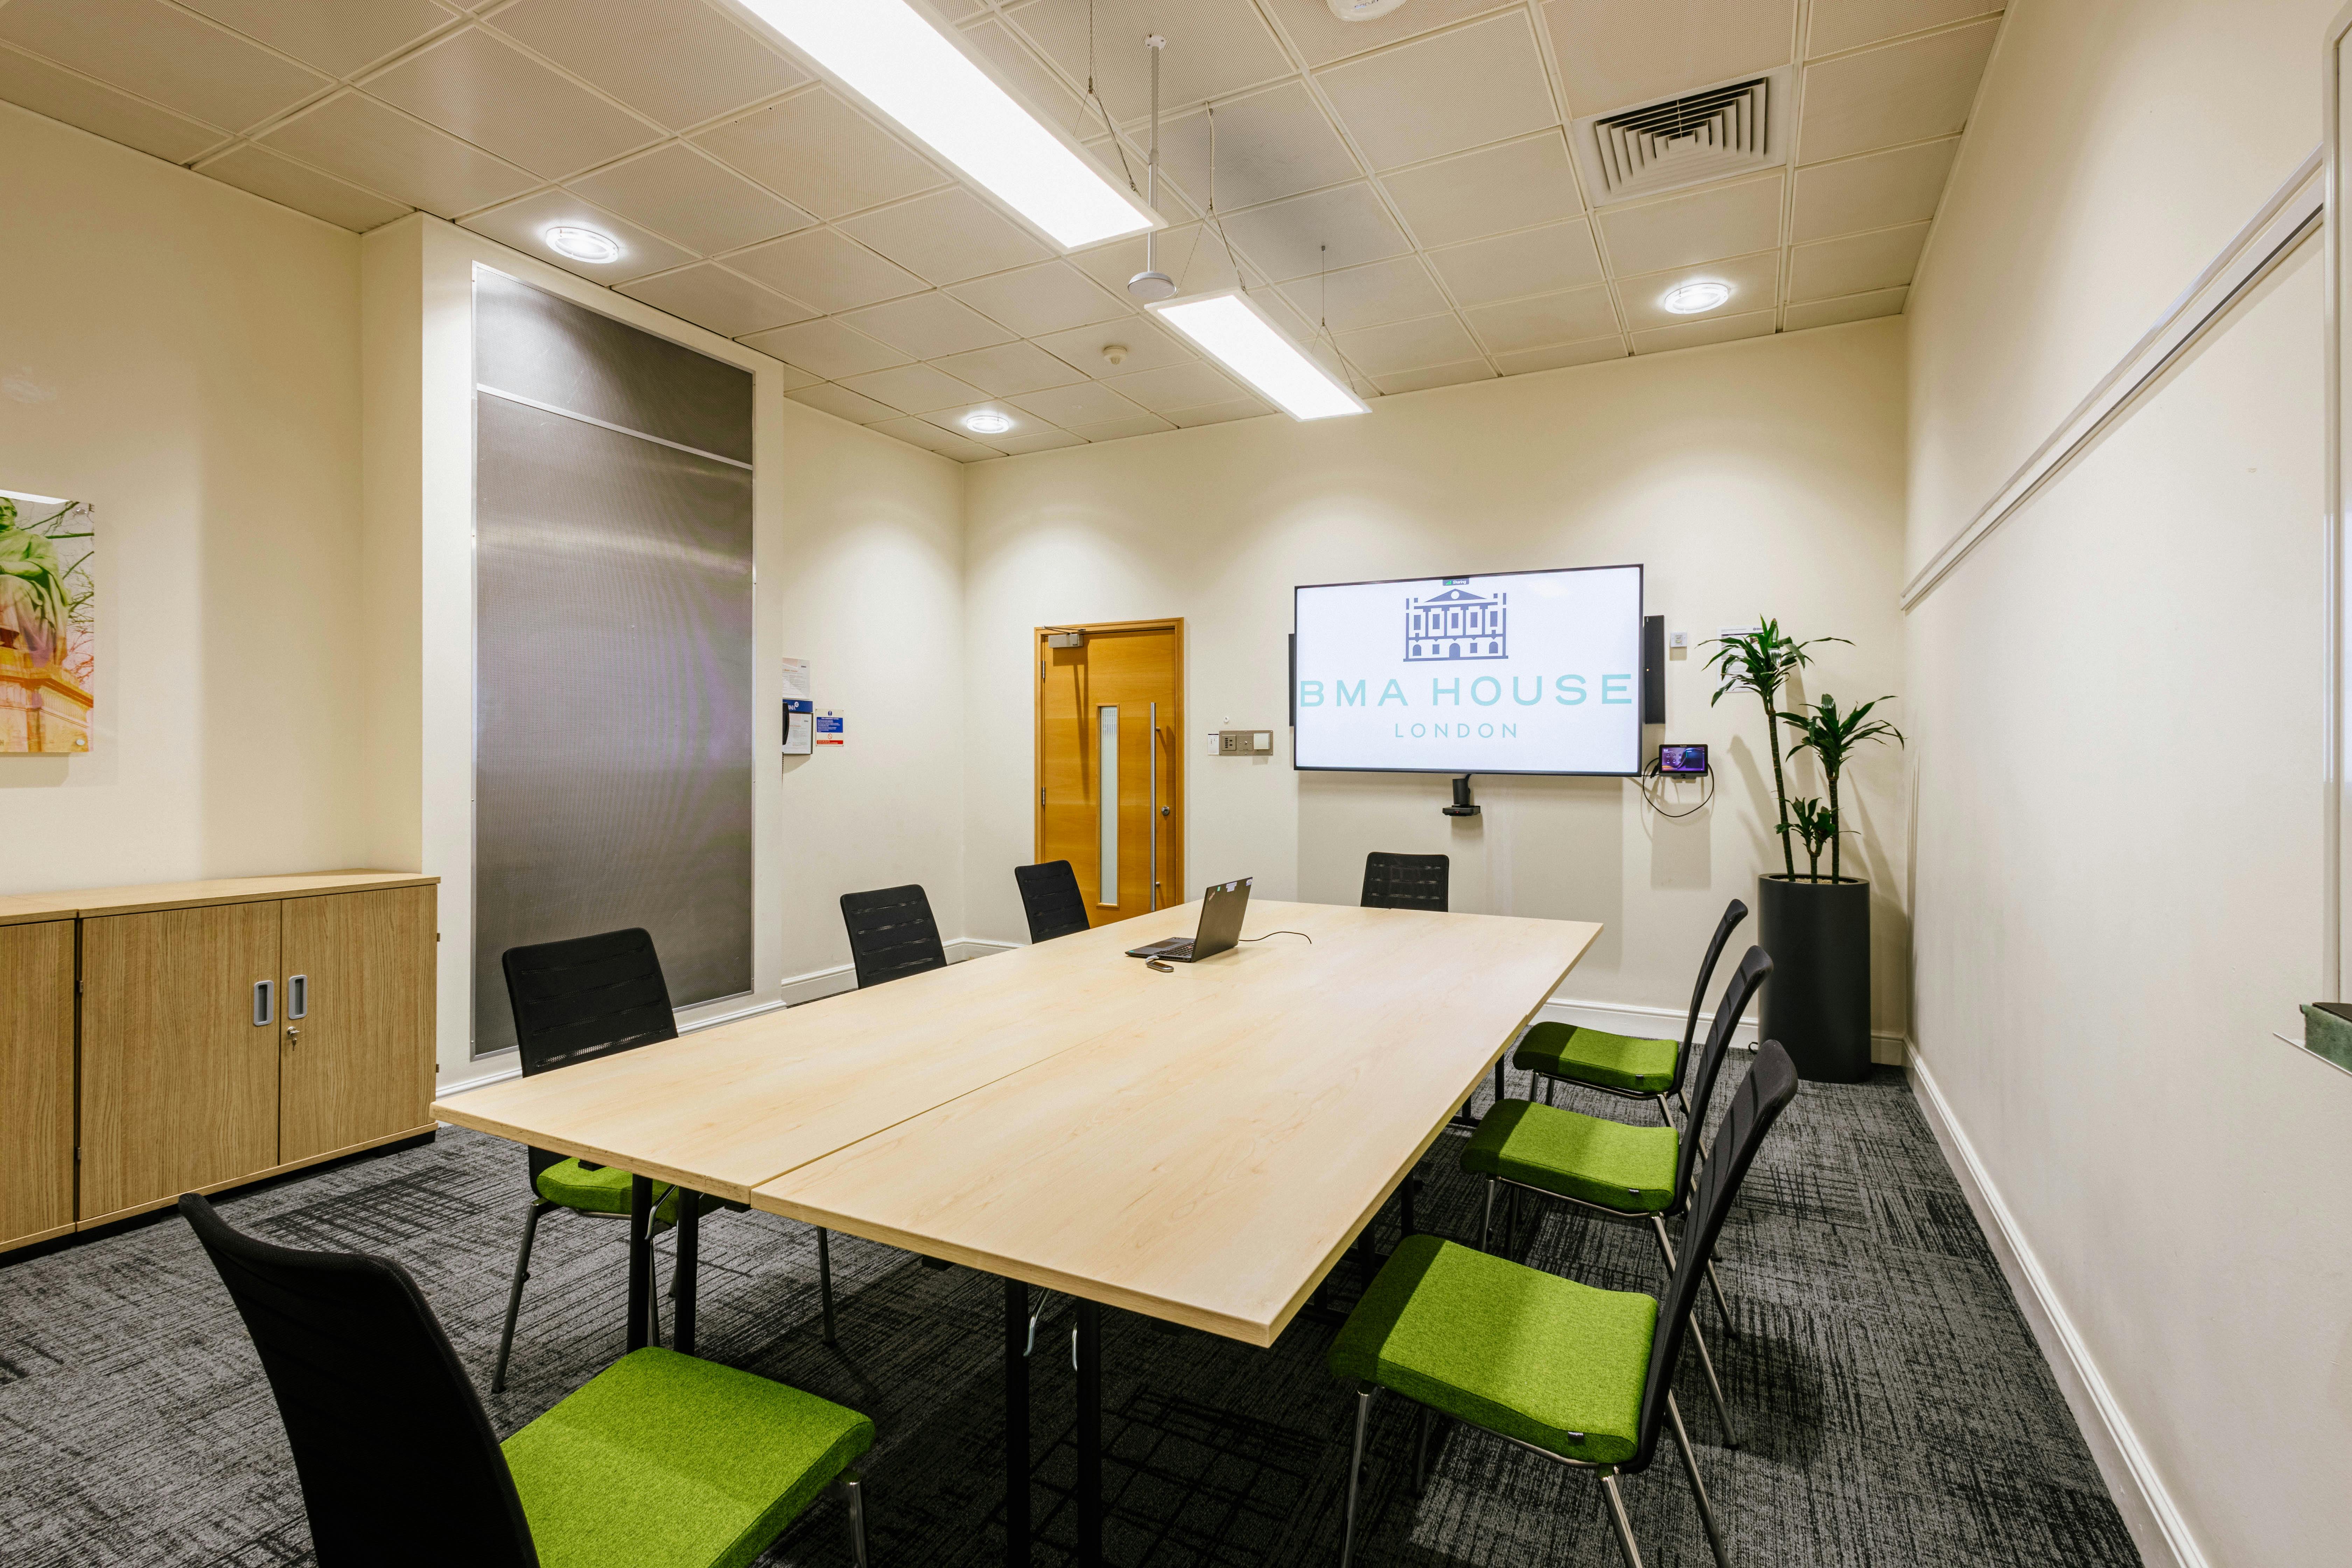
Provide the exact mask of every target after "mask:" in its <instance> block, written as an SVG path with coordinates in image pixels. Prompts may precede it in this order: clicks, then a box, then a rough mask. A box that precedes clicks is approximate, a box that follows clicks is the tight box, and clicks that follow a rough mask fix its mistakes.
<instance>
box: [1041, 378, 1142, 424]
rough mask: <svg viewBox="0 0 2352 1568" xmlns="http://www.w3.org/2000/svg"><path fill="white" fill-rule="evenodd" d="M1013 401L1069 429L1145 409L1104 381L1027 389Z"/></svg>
mask: <svg viewBox="0 0 2352 1568" xmlns="http://www.w3.org/2000/svg"><path fill="white" fill-rule="evenodd" d="M1013 404H1014V405H1016V406H1018V407H1020V408H1022V409H1023V410H1024V411H1026V412H1028V413H1031V414H1034V415H1035V416H1037V417H1038V418H1040V419H1045V420H1050V421H1051V422H1053V423H1054V424H1055V425H1059V426H1062V427H1063V428H1064V429H1066V430H1075V429H1076V428H1077V427H1078V426H1081V425H1099V424H1104V423H1107V422H1108V421H1110V420H1113V419H1131V418H1133V417H1135V416H1137V415H1139V414H1141V413H1142V412H1143V408H1142V406H1141V405H1139V404H1135V403H1131V402H1129V400H1128V399H1126V398H1124V397H1121V396H1120V395H1118V393H1116V392H1113V391H1112V390H1111V389H1110V388H1109V387H1108V386H1105V385H1103V384H1101V383H1100V382H1094V381H1088V382H1081V383H1079V384H1077V385H1076V386H1056V387H1052V388H1048V389H1047V390H1045V391H1043V392H1025V393H1023V394H1022V395H1020V396H1018V397H1016V398H1014V399H1013Z"/></svg>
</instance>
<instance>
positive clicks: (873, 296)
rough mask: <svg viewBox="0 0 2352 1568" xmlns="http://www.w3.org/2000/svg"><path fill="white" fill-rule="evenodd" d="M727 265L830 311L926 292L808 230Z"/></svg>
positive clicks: (895, 268)
mask: <svg viewBox="0 0 2352 1568" xmlns="http://www.w3.org/2000/svg"><path fill="white" fill-rule="evenodd" d="M727 265H728V266H730V267H731V268H734V269H735V270H736V271H738V272H740V273H742V274H743V275H744V276H745V277H747V278H750V279H752V280H754V281H755V282H760V283H765V284H766V285H767V286H768V287H769V288H771V289H775V290H776V291H777V292H778V293H781V294H789V295H791V296H792V297H793V299H795V300H806V301H808V303H810V304H812V305H814V306H815V307H816V308H817V309H818V310H826V311H832V310H856V308H857V307H858V306H860V305H878V304H880V303H881V302H882V301H883V300H894V299H897V298H898V296H899V295H902V294H919V293H921V292H922V291H923V280H922V279H919V278H918V277H916V276H915V275H914V274H913V273H911V272H909V271H908V270H907V269H906V268H903V267H900V266H899V265H898V263H896V262H894V261H889V260H887V259H885V258H882V257H879V256H877V255H875V254H874V253H873V252H872V251H870V250H868V249H866V247H864V246H862V245H860V244H858V243H857V242H856V240H854V239H851V238H849V237H847V236H846V235H843V234H838V233H835V231H834V230H832V229H829V228H812V229H803V230H802V231H801V232H800V233H798V234H788V235H786V236H785V237H783V238H782V239H777V240H771V241H769V242H768V243H767V244H765V245H762V246H758V247H753V248H752V249H750V250H739V251H737V252H735V253H734V254H733V255H732V256H730V257H729V258H727Z"/></svg>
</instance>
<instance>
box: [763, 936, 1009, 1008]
mask: <svg viewBox="0 0 2352 1568" xmlns="http://www.w3.org/2000/svg"><path fill="white" fill-rule="evenodd" d="M1027 945H1028V944H1027V943H1026V942H998V941H996V940H994V939H993V938H992V937H984V936H955V937H949V938H948V939H946V940H945V941H944V942H941V943H940V946H942V947H944V948H946V949H947V953H948V962H949V963H963V962H964V961H965V960H966V959H970V958H985V957H987V956H988V955H989V954H990V953H992V952H1004V951H1005V950H1007V949H1008V948H1015V947H1025V946H1027ZM856 989H857V966H856V964H853V963H836V964H834V965H832V966H831V967H829V968H825V969H812V970H810V971H809V972H808V973H805V974H793V975H787V976H785V979H784V1005H785V1006H787V1007H797V1006H799V1005H801V1004H802V1003H803V1002H814V1001H816V1000H817V999H818V998H819V997H823V996H838V995H839V994H841V993H843V992H845V991H855V990H856Z"/></svg>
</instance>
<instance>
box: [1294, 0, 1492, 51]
mask: <svg viewBox="0 0 2352 1568" xmlns="http://www.w3.org/2000/svg"><path fill="white" fill-rule="evenodd" d="M1507 3H1508V4H1517V0H1507ZM1271 8H1272V10H1273V12H1274V19H1275V22H1276V25H1278V26H1280V27H1281V28H1282V30H1283V32H1285V33H1286V34H1287V35H1288V36H1289V38H1290V41H1291V42H1292V43H1293V44H1294V45H1296V46H1297V48H1298V52H1299V54H1300V56H1301V57H1302V58H1305V59H1306V61H1307V64H1308V65H1310V66H1319V65H1328V64H1329V63H1330V62H1331V61H1333V60H1337V59H1344V58H1347V57H1348V56H1349V55H1360V54H1365V53H1368V52H1370V50H1373V49H1378V48H1385V47H1387V46H1389V45H1391V44H1394V43H1401V42H1402V41H1403V40H1404V39H1406V38H1410V37H1414V36H1415V35H1417V34H1421V33H1427V32H1433V31H1434V30H1435V29H1437V28H1439V27H1444V26H1451V25H1452V24H1454V23H1455V22H1466V21H1468V20H1469V19H1470V18H1471V17H1473V16H1478V15H1480V14H1482V13H1484V12H1487V11H1499V10H1502V9H1504V5H1503V4H1498V3H1497V0H1413V3H1412V5H1408V6H1406V7H1405V8H1404V9H1402V10H1401V11H1391V12H1390V13H1389V14H1388V15H1387V16H1379V17H1375V18H1373V19H1371V20H1370V21H1363V22H1349V21H1342V20H1341V19H1340V18H1339V17H1338V16H1334V15H1333V14H1332V12H1331V7H1330V6H1329V5H1327V4H1325V0H1272V6H1271Z"/></svg>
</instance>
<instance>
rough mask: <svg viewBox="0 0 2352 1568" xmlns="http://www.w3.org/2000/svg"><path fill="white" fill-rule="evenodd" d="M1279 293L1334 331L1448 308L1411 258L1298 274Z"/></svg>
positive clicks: (1442, 297)
mask: <svg viewBox="0 0 2352 1568" xmlns="http://www.w3.org/2000/svg"><path fill="white" fill-rule="evenodd" d="M1282 292H1283V295H1284V297H1285V298H1286V299H1287V300H1289V301H1290V303H1291V304H1292V306H1293V307H1295V308H1296V309H1297V311H1298V313H1299V314H1300V315H1301V316H1304V317H1305V318H1307V320H1308V321H1314V322H1317V323H1318V324H1319V325H1324V326H1328V327H1329V328H1330V329H1331V331H1335V332H1347V331H1355V330H1356V329H1357V328H1359V327H1377V326H1379V325H1381V323H1382V322H1385V321H1411V320H1412V318H1414V317H1416V316H1433V315H1435V314H1437V313H1438V312H1439V311H1441V310H1446V309H1448V308H1449V307H1448V306H1447V303H1446V299H1445V296H1444V294H1442V293H1440V292H1439V291H1438V288H1437V285H1436V284H1434V283H1432V282H1431V281H1430V280H1429V272H1428V270H1427V268H1423V266H1422V264H1421V260H1420V258H1417V257H1412V256H1400V257H1398V258H1396V259H1395V260H1393V261H1375V262H1373V263H1372V264H1371V265H1370V267H1350V268H1347V269H1346V270H1345V271H1341V272H1334V273H1332V274H1331V275H1330V276H1329V277H1328V278H1323V277H1316V278H1302V279H1299V280H1298V281H1297V282H1296V283H1291V284H1286V285H1285V286H1284V288H1283V290H1282Z"/></svg>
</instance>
